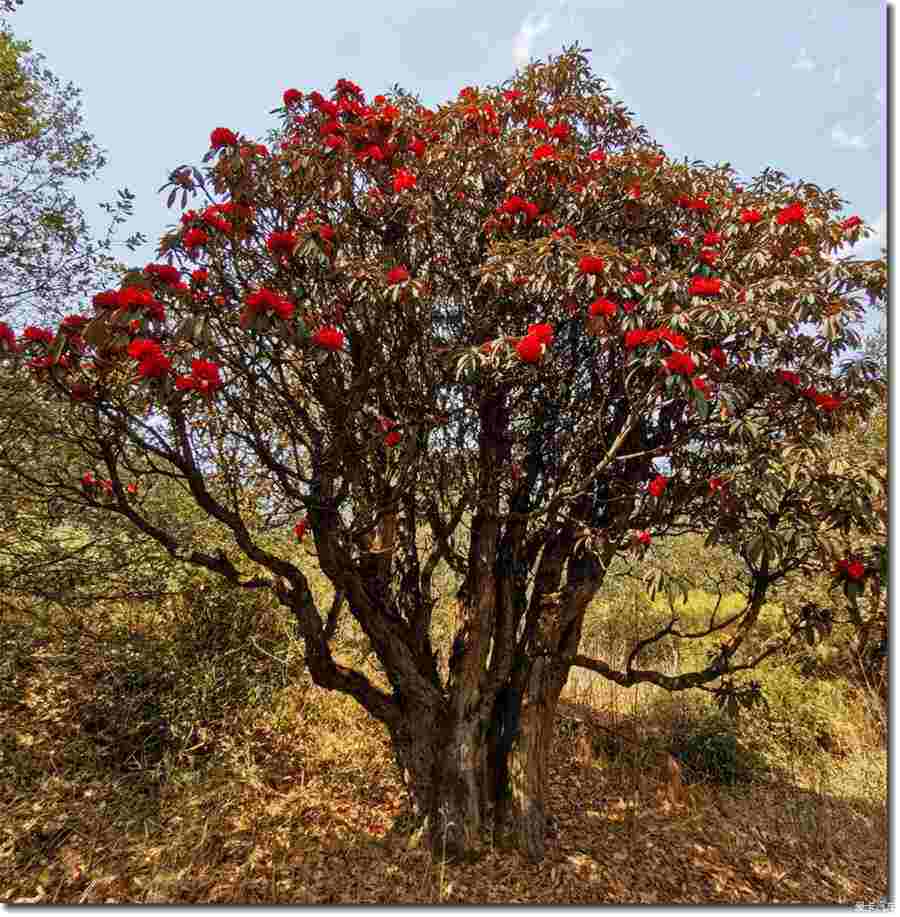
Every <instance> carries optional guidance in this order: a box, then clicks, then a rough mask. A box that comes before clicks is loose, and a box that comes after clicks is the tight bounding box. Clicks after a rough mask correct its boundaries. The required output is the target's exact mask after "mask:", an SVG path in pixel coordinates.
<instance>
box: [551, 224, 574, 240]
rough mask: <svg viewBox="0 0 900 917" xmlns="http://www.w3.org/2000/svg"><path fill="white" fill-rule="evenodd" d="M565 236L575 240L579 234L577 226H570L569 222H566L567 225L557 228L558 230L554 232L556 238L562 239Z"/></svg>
mask: <svg viewBox="0 0 900 917" xmlns="http://www.w3.org/2000/svg"><path fill="white" fill-rule="evenodd" d="M563 236H568V237H569V238H570V239H573V240H574V239H575V238H577V234H576V232H575V227H574V226H569V225H568V224H566V225H565V226H563V228H562V229H557V230H556V231H555V232H554V233H553V238H554V239H561V238H562V237H563Z"/></svg>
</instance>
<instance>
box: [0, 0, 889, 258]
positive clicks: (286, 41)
mask: <svg viewBox="0 0 900 917" xmlns="http://www.w3.org/2000/svg"><path fill="white" fill-rule="evenodd" d="M12 25H13V28H14V30H15V32H16V34H17V35H18V36H20V37H22V38H27V39H29V40H30V41H31V42H32V44H33V46H34V48H35V49H36V50H38V51H41V52H43V53H44V54H45V55H46V56H47V59H48V63H49V65H50V66H51V67H52V68H53V69H54V70H55V71H56V72H57V73H58V74H59V75H60V76H61V77H63V78H65V79H70V80H72V81H73V82H74V83H75V84H76V85H78V86H80V87H81V88H82V89H83V93H84V112H85V120H86V126H87V128H88V130H90V131H91V132H92V133H94V135H95V136H96V138H97V141H98V142H99V143H100V145H101V146H103V147H105V148H106V149H107V150H108V152H109V160H110V163H109V166H108V167H107V168H106V169H105V170H104V172H103V175H102V181H101V182H98V183H97V184H96V185H95V186H94V187H92V188H89V189H85V190H84V191H83V192H82V193H81V194H80V199H81V200H82V201H83V204H84V206H85V209H86V211H87V212H88V215H89V217H91V218H92V222H93V223H94V224H95V225H96V226H97V227H98V228H99V227H101V226H103V225H105V224H104V220H103V214H102V213H100V212H99V210H98V208H97V202H98V201H100V200H105V199H110V198H111V197H112V196H113V194H112V189H114V188H118V187H122V186H128V187H129V188H130V189H131V190H132V191H133V192H134V193H135V194H136V196H137V199H136V207H135V218H134V220H133V221H132V222H131V223H130V224H129V230H130V231H138V230H139V231H142V232H144V233H145V234H146V235H147V236H148V237H149V238H150V239H151V240H152V241H153V243H154V244H152V245H150V246H148V247H147V249H146V250H145V251H142V252H141V253H140V255H137V256H131V257H132V260H135V261H137V262H140V261H141V260H144V261H145V260H148V259H150V258H152V256H153V249H154V247H155V241H156V239H157V238H158V236H159V235H160V234H161V232H162V231H163V229H164V227H165V226H166V224H167V223H169V222H170V221H174V219H176V213H175V212H171V213H170V212H169V211H167V210H166V209H165V207H164V202H163V201H162V198H161V196H160V195H157V193H156V189H157V188H158V187H159V186H160V185H162V184H163V183H164V182H165V181H166V178H167V176H168V173H169V171H170V170H171V169H172V168H173V167H174V166H177V165H180V164H182V163H184V162H191V163H195V164H199V161H200V159H201V157H202V156H203V154H204V153H205V152H206V150H207V148H208V137H209V132H210V130H211V129H212V128H214V127H216V126H219V125H223V126H227V127H231V128H232V129H235V130H238V131H242V132H244V133H246V134H248V135H254V134H255V135H257V136H260V137H261V136H262V135H263V134H264V133H265V131H266V130H268V129H269V128H271V127H274V126H275V125H276V118H275V116H273V115H270V114H269V112H270V111H271V109H273V108H274V107H276V106H277V105H279V104H280V99H281V93H282V92H283V90H284V89H286V88H288V87H289V86H295V87H296V88H298V89H301V90H305V91H309V90H312V89H320V90H322V91H328V90H329V89H330V88H331V87H332V86H333V85H334V83H335V81H336V80H337V78H339V77H342V76H344V77H348V78H350V79H352V80H354V81H355V82H357V83H359V84H360V85H361V86H362V87H363V89H364V90H365V91H366V93H367V95H368V96H369V97H371V96H372V95H374V94H376V93H377V92H379V91H384V90H385V89H388V88H389V87H390V86H391V85H393V84H394V83H399V84H400V85H401V86H403V87H404V88H406V89H408V90H410V91H413V92H417V93H419V94H420V95H421V96H422V98H423V100H424V101H425V103H426V104H429V105H434V104H437V103H439V102H441V101H443V100H445V99H447V98H452V97H455V96H456V94H457V92H458V91H459V89H460V88H461V87H463V86H466V85H470V84H493V83H499V82H501V81H503V80H504V79H506V78H507V77H509V76H511V75H512V74H513V72H514V70H515V67H516V66H518V65H521V64H524V63H526V62H527V61H528V59H529V57H546V56H547V55H548V54H552V53H557V52H558V51H560V50H561V48H562V46H563V45H565V44H570V43H571V42H573V41H575V40H577V41H578V42H579V43H580V44H581V45H582V46H583V47H587V48H591V49H592V54H591V58H592V64H593V68H594V71H595V73H597V75H599V76H602V77H603V78H605V79H606V80H607V81H608V82H609V83H610V84H611V86H612V89H613V94H614V96H616V97H617V98H620V99H622V100H623V101H624V102H626V103H627V105H628V107H629V108H630V109H631V110H632V111H633V112H634V113H635V115H636V116H637V119H638V121H640V122H641V123H643V124H645V125H646V126H647V127H648V129H649V130H650V132H651V134H652V135H653V136H654V137H655V138H656V139H657V140H659V141H660V142H661V143H662V144H663V146H664V147H665V149H666V151H667V152H668V154H669V155H670V156H672V157H675V158H681V157H683V156H688V157H689V158H690V159H703V160H705V161H707V162H723V161H728V162H731V163H732V165H733V166H734V167H735V168H736V169H738V171H739V172H740V173H742V174H744V175H752V174H756V173H757V172H759V171H761V170H762V169H763V168H764V167H765V166H767V165H770V166H773V167H775V168H778V169H781V170H782V171H784V172H786V173H788V175H790V176H791V177H793V178H804V179H807V180H810V181H814V182H816V183H817V184H819V185H821V186H823V187H826V188H828V187H835V188H837V189H838V191H839V192H840V193H841V194H842V196H843V197H844V198H845V199H846V200H847V201H848V205H847V213H848V214H849V213H858V214H860V215H861V216H862V217H863V218H864V219H865V220H866V221H867V222H869V223H871V224H873V225H875V226H876V227H877V228H878V229H879V232H880V234H881V235H880V237H879V238H880V239H882V240H883V238H884V233H885V232H886V215H885V214H886V209H887V183H886V172H887V161H886V123H887V117H886V109H885V104H886V96H887V87H886V83H887V70H886V53H885V48H886V44H885V43H886V11H885V5H884V3H880V2H877V0H841V2H838V0H830V2H818V3H814V4H808V3H804V2H793V0H788V2H785V0H781V2H772V0H759V2H756V3H754V4H752V5H750V4H732V3H722V2H721V0H719V2H708V0H683V2H679V3H667V2H660V0H628V2H626V0H548V2H543V3H540V2H538V3H537V5H535V3H534V2H533V0H525V2H520V0H424V2H423V0H418V2H415V3H413V2H409V0H391V3H390V4H387V5H385V4H371V3H366V2H357V0H342V2H341V3H340V4H339V5H333V6H331V5H328V4H322V3H316V4H308V3H303V2H287V0H282V2H273V0H258V2H256V3H254V4H247V3H223V2H215V0H192V2H190V3H180V2H179V3H176V2H172V0H156V2H152V3H150V2H130V3H116V4H111V3H100V2H97V0H93V2H83V3H63V2H53V3H46V2H44V3H42V2H40V0H26V2H25V5H24V6H23V7H21V9H20V10H19V11H18V12H17V13H15V14H14V15H13V17H12ZM863 248H864V252H865V254H871V255H872V256H876V257H877V255H878V249H879V240H870V241H869V243H867V244H866V245H865V246H864V247H863ZM127 254H128V253H127V252H126V251H124V250H123V257H124V256H126V255H127Z"/></svg>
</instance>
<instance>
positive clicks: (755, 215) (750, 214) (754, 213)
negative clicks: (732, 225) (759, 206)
mask: <svg viewBox="0 0 900 917" xmlns="http://www.w3.org/2000/svg"><path fill="white" fill-rule="evenodd" d="M739 219H740V221H741V222H742V223H758V222H759V221H760V220H761V219H762V214H761V213H760V212H759V211H758V210H753V209H752V208H750V209H748V210H743V211H741V215H740V217H739Z"/></svg>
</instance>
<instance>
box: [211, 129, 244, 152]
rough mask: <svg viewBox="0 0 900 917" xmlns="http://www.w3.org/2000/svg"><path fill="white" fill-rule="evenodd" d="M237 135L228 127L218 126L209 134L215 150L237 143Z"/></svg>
mask: <svg viewBox="0 0 900 917" xmlns="http://www.w3.org/2000/svg"><path fill="white" fill-rule="evenodd" d="M237 142H238V140H237V135H236V134H235V133H234V131H231V130H229V129H228V128H227V127H217V128H215V130H213V132H212V133H211V134H210V135H209V145H210V147H212V149H214V150H218V149H221V148H222V147H226V146H236V145H237Z"/></svg>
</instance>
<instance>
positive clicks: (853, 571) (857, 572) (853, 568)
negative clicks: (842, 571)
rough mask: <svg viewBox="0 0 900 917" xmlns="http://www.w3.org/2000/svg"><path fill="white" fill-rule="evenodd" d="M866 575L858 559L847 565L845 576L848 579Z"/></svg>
mask: <svg viewBox="0 0 900 917" xmlns="http://www.w3.org/2000/svg"><path fill="white" fill-rule="evenodd" d="M865 575H866V568H865V566H863V564H861V563H860V562H859V561H858V560H854V561H853V562H852V563H850V564H848V565H847V576H848V577H849V578H850V579H855V580H861V579H862V578H863V577H864V576H865Z"/></svg>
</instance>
